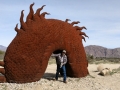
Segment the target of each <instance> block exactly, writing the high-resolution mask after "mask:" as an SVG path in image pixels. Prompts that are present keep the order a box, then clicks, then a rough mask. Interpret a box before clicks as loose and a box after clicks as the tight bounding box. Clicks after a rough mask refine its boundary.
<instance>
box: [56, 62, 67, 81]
mask: <svg viewBox="0 0 120 90" xmlns="http://www.w3.org/2000/svg"><path fill="white" fill-rule="evenodd" d="M61 69H62V71H63V81H66V68H65V65H63V66H62V67H61V68H60V65H59V64H57V71H56V76H55V79H56V80H58V76H59V72H60V70H61Z"/></svg>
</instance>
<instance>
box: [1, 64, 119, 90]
mask: <svg viewBox="0 0 120 90" xmlns="http://www.w3.org/2000/svg"><path fill="white" fill-rule="evenodd" d="M98 66H99V64H89V65H88V70H89V73H90V75H88V76H86V77H82V78H71V77H67V83H66V84H65V83H63V82H62V80H63V78H62V77H59V80H58V81H54V76H55V73H56V64H48V67H47V69H46V72H45V74H44V76H43V77H42V78H41V79H40V80H39V81H37V82H32V83H25V84H16V83H0V90H120V72H116V73H115V72H114V74H112V75H106V76H101V75H99V72H98V71H97V67H98ZM102 67H105V68H106V67H107V68H110V69H111V70H113V69H117V68H120V64H102Z"/></svg>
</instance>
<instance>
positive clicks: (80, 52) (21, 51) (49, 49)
mask: <svg viewBox="0 0 120 90" xmlns="http://www.w3.org/2000/svg"><path fill="white" fill-rule="evenodd" d="M33 5H34V3H33V4H31V5H30V12H29V14H28V16H27V18H26V22H24V20H23V17H24V14H23V10H22V11H21V16H20V24H21V27H20V29H18V24H17V25H16V27H15V31H16V32H17V35H16V37H15V38H14V39H13V40H12V42H11V43H10V45H9V46H8V48H7V50H6V53H5V57H4V61H3V62H0V65H1V66H4V68H0V72H1V73H2V74H3V75H4V76H0V81H1V82H13V83H14V82H15V83H27V82H34V81H38V80H40V78H41V77H42V76H43V74H44V72H45V70H46V67H47V65H48V60H49V57H50V56H51V54H52V53H53V52H55V51H57V50H63V49H64V50H66V51H67V56H68V63H67V65H66V68H67V76H71V77H84V76H86V75H87V74H88V70H87V66H88V62H87V60H86V54H85V50H84V47H83V44H82V39H84V40H85V38H84V36H85V37H88V36H87V35H86V34H85V33H83V32H81V30H82V29H86V28H85V27H79V26H73V25H74V24H78V23H80V22H79V21H76V22H72V23H68V21H69V19H66V20H65V21H61V20H57V19H45V15H46V14H49V13H47V12H43V13H42V14H40V11H41V10H42V9H43V7H44V6H45V5H43V6H42V7H41V8H39V9H37V11H36V12H35V13H34V11H33V8H32V7H33Z"/></svg>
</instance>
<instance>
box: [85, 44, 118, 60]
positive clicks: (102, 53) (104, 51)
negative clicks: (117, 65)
mask: <svg viewBox="0 0 120 90" xmlns="http://www.w3.org/2000/svg"><path fill="white" fill-rule="evenodd" d="M85 52H86V54H89V55H93V56H94V57H106V58H120V48H114V49H108V48H106V47H103V46H98V45H89V46H86V47H85Z"/></svg>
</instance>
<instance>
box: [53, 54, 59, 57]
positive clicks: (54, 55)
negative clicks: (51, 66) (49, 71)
mask: <svg viewBox="0 0 120 90" xmlns="http://www.w3.org/2000/svg"><path fill="white" fill-rule="evenodd" d="M59 55H60V54H52V55H51V56H52V57H58V56H59Z"/></svg>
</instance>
